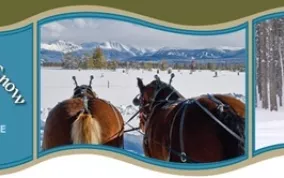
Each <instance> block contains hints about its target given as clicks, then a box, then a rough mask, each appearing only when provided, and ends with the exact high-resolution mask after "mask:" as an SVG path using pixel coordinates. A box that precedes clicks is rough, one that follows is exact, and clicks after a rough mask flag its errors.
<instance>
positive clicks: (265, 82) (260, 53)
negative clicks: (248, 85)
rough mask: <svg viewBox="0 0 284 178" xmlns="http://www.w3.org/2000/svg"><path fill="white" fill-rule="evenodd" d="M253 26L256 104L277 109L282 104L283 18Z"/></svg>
mask: <svg viewBox="0 0 284 178" xmlns="http://www.w3.org/2000/svg"><path fill="white" fill-rule="evenodd" d="M255 27H256V31H255V43H256V90H257V92H256V97H255V98H256V104H257V105H259V106H260V107H261V108H263V109H270V111H277V110H278V109H279V107H281V106H282V105H283V103H282V101H283V98H282V97H283V78H284V77H283V70H284V68H283V62H284V58H283V56H284V40H283V37H284V18H277V19H270V20H266V21H263V22H260V23H258V24H256V26H255ZM257 96H258V97H257Z"/></svg>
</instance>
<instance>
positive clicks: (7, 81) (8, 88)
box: [0, 65, 25, 104]
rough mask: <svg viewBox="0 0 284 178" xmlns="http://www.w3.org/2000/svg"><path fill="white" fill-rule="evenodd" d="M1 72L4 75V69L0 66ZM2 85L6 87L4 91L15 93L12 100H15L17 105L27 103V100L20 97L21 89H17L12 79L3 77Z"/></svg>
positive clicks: (0, 81) (0, 82) (0, 80)
mask: <svg viewBox="0 0 284 178" xmlns="http://www.w3.org/2000/svg"><path fill="white" fill-rule="evenodd" d="M0 70H1V71H2V73H4V67H3V66H1V65H0ZM1 84H2V86H3V87H4V89H5V90H6V91H7V92H13V91H14V92H13V95H12V99H15V98H16V100H15V102H14V103H15V104H23V103H25V99H24V98H22V95H20V93H19V89H18V88H16V85H15V84H14V83H12V82H10V79H9V78H8V77H7V76H6V75H3V76H2V77H1V78H0V85H1Z"/></svg>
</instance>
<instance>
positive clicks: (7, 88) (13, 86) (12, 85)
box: [5, 83, 15, 92]
mask: <svg viewBox="0 0 284 178" xmlns="http://www.w3.org/2000/svg"><path fill="white" fill-rule="evenodd" d="M9 87H10V88H9ZM14 89H15V85H14V84H13V83H8V84H7V85H6V86H5V90H6V91H8V92H11V91H13V90H14Z"/></svg>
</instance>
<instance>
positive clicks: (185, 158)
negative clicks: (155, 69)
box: [124, 75, 244, 162]
mask: <svg viewBox="0 0 284 178" xmlns="http://www.w3.org/2000/svg"><path fill="white" fill-rule="evenodd" d="M173 77H174V75H172V76H171V79H170V83H169V84H166V86H165V87H160V88H159V85H160V84H161V83H160V79H159V78H158V77H157V76H155V78H156V81H157V82H158V85H157V86H156V90H155V93H154V97H153V98H151V99H150V103H148V104H146V105H144V106H143V104H142V103H141V102H140V109H139V110H138V111H137V112H136V113H135V114H134V115H133V116H132V117H131V118H130V119H129V120H128V121H127V122H126V124H127V125H129V124H128V123H129V122H130V121H131V120H132V119H134V118H135V117H136V115H137V114H139V113H140V112H141V111H142V110H143V109H144V108H145V107H147V106H150V108H149V110H150V116H151V115H152V114H153V113H154V111H155V109H156V106H158V105H160V104H162V103H165V104H169V103H171V102H176V101H177V100H169V98H170V97H171V96H172V95H173V94H174V93H176V94H177V95H178V96H180V98H181V99H185V98H184V97H183V96H182V95H181V94H180V93H179V92H178V91H177V90H176V89H175V88H173V87H172V86H171V82H172V78H173ZM166 87H170V89H172V92H171V93H170V94H169V95H168V96H167V97H166V99H163V100H158V101H157V100H156V97H157V95H158V94H159V92H160V91H162V90H163V89H165V88H166ZM157 89H158V90H157ZM208 97H209V99H211V100H212V101H213V102H215V103H216V104H217V109H218V110H220V111H221V112H223V108H224V106H225V105H224V104H223V103H222V102H221V101H219V100H218V99H216V98H215V97H213V96H211V95H209V94H208ZM155 103H157V104H155ZM182 103H183V104H182V106H181V108H180V109H179V110H178V111H177V113H176V115H175V116H174V119H173V123H174V122H175V118H176V117H177V115H178V114H179V113H180V112H181V110H183V113H182V117H181V122H180V134H179V137H180V144H181V145H180V147H181V152H177V151H175V150H173V149H171V148H168V147H166V148H167V149H168V150H169V151H170V152H172V153H174V154H176V155H178V156H179V157H180V159H181V161H182V162H188V161H190V162H197V161H194V160H192V159H190V158H189V157H188V156H187V155H186V153H185V152H184V143H183V134H182V133H183V132H182V131H183V127H182V126H183V123H184V118H185V110H186V108H187V106H188V105H189V104H192V103H196V104H197V105H198V106H199V107H200V108H201V109H202V110H203V111H204V112H205V113H206V114H208V115H209V116H210V118H211V119H213V120H214V121H215V122H216V123H217V124H219V125H220V126H221V127H222V128H223V129H225V130H226V131H227V132H228V133H229V134H231V135H232V136H233V137H234V138H236V139H237V140H238V141H240V142H241V143H244V140H243V138H241V137H240V136H239V135H238V134H236V133H235V132H234V131H233V130H232V129H230V128H229V127H228V126H226V125H225V124H223V123H222V122H221V121H220V120H219V119H217V118H216V117H215V116H214V115H213V114H212V113H211V112H210V111H208V109H206V108H205V107H204V106H203V105H202V104H201V103H200V102H199V101H198V100H196V99H186V100H183V101H182ZM154 104H155V105H154ZM141 105H142V106H141ZM142 113H143V111H142ZM143 114H144V115H146V116H147V117H148V115H147V114H145V113H143ZM146 122H147V120H146ZM129 126H130V127H131V129H129V130H127V131H124V133H126V132H131V131H137V130H139V127H137V128H134V127H132V126H131V125H129ZM138 132H139V133H141V134H142V135H143V136H144V137H146V139H147V135H145V134H144V133H142V132H140V131H138ZM170 133H172V130H171V131H170ZM170 135H171V134H170ZM153 141H154V142H156V143H158V144H159V145H161V146H163V147H165V146H164V145H162V144H161V143H159V142H157V141H155V140H153Z"/></svg>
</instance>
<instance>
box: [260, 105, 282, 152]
mask: <svg viewBox="0 0 284 178" xmlns="http://www.w3.org/2000/svg"><path fill="white" fill-rule="evenodd" d="M276 144H284V107H280V108H279V111H278V112H275V111H273V112H271V111H270V110H264V109H261V108H256V109H255V149H256V150H257V149H260V148H264V147H268V146H273V145H276Z"/></svg>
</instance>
